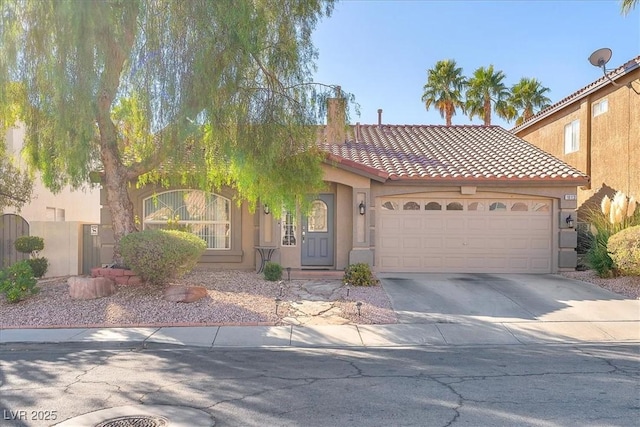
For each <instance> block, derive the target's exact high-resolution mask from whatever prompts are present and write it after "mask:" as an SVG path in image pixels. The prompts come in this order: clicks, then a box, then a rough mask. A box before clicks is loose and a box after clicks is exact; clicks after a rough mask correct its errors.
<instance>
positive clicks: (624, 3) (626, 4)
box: [620, 0, 638, 15]
mask: <svg viewBox="0 0 640 427" xmlns="http://www.w3.org/2000/svg"><path fill="white" fill-rule="evenodd" d="M637 4H638V0H621V1H620V9H621V10H622V14H623V15H626V14H627V13H629V12H631V11H632V10H633V8H635V7H636V5H637Z"/></svg>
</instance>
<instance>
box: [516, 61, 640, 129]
mask: <svg viewBox="0 0 640 427" xmlns="http://www.w3.org/2000/svg"><path fill="white" fill-rule="evenodd" d="M634 63H635V64H637V66H636V67H634V69H635V68H637V67H639V66H640V55H638V56H636V57H635V58H632V59H630V60H629V61H627V62H625V63H624V64H622V65H620V66H618V67H616V68H614V69H613V70H610V71H608V72H607V73H606V74H605V75H602V76H601V77H599V78H597V79H596V80H594V81H592V82H591V83H588V84H587V85H585V86H583V87H581V88H580V89H578V90H576V91H574V92H571V93H570V94H569V95H567V96H565V97H564V98H562V99H560V100H559V101H557V102H554V103H553V104H551V105H549V106H548V107H547V108H544V109H542V110H540V111H538V112H537V113H536V114H534V115H533V116H531V117H529V118H528V119H527V120H525V121H524V122H522V123H520V124H519V125H517V126H514V127H513V128H511V132H516V131H517V130H518V129H520V128H521V127H523V126H524V125H526V124H527V123H529V122H531V121H533V120H534V119H536V118H537V117H539V116H541V115H542V114H544V113H546V112H548V111H551V110H554V109H555V108H557V107H559V106H560V105H562V104H563V103H565V102H567V101H569V100H570V99H572V98H575V97H576V96H578V95H580V94H581V93H582V92H584V91H586V90H589V89H591V88H593V87H595V86H597V85H599V84H601V83H602V82H604V81H608V80H609V78H612V77H614V76H618V75H622V74H624V72H625V71H633V70H628V68H629V67H630V65H633V64H634Z"/></svg>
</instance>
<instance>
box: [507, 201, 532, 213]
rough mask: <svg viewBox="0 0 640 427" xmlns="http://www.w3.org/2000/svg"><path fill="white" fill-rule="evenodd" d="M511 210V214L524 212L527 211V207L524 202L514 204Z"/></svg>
mask: <svg viewBox="0 0 640 427" xmlns="http://www.w3.org/2000/svg"><path fill="white" fill-rule="evenodd" d="M511 210H512V211H513V212H526V211H528V210H529V206H528V205H527V204H526V203H524V202H516V203H514V204H513V205H511Z"/></svg>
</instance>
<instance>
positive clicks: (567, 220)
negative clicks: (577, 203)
mask: <svg viewBox="0 0 640 427" xmlns="http://www.w3.org/2000/svg"><path fill="white" fill-rule="evenodd" d="M564 222H566V223H567V227H569V228H573V226H574V223H573V218H571V215H569V216H568V217H567V219H565V220H564Z"/></svg>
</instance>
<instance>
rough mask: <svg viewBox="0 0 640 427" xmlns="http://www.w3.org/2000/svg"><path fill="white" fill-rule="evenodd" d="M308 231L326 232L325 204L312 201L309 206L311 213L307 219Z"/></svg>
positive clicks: (320, 201)
mask: <svg viewBox="0 0 640 427" xmlns="http://www.w3.org/2000/svg"><path fill="white" fill-rule="evenodd" d="M308 224H309V225H308V229H309V231H310V232H322V233H324V232H326V231H327V227H328V224H327V204H326V203H325V202H323V201H322V200H314V202H313V203H312V204H311V212H310V213H309V218H308Z"/></svg>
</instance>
